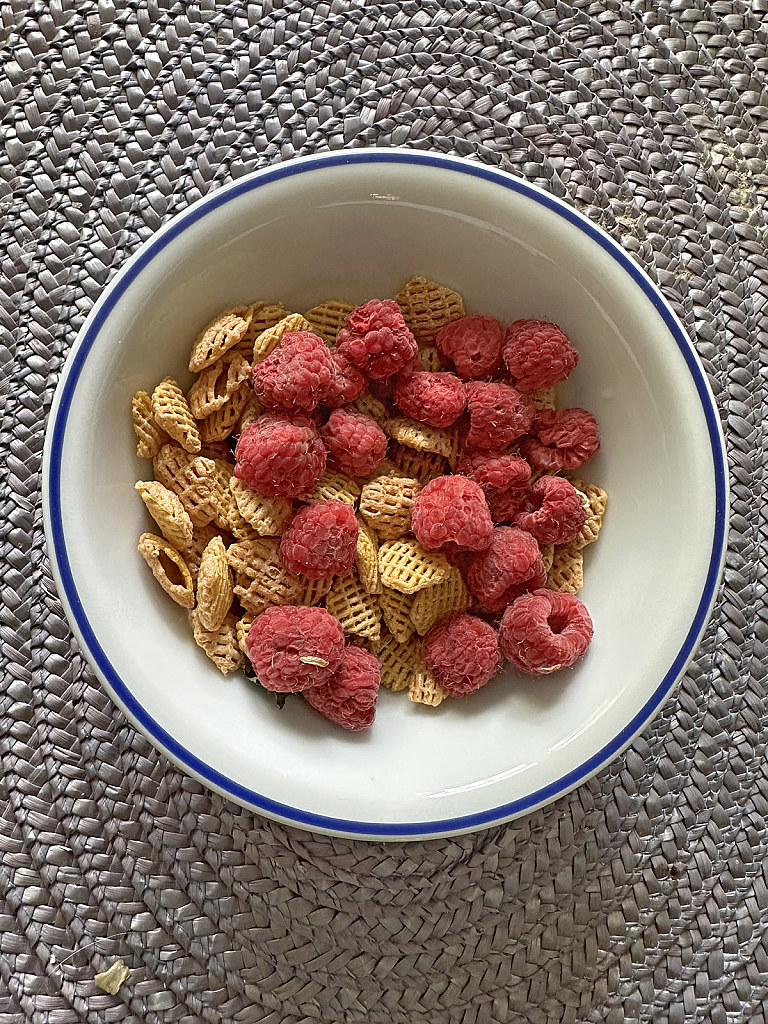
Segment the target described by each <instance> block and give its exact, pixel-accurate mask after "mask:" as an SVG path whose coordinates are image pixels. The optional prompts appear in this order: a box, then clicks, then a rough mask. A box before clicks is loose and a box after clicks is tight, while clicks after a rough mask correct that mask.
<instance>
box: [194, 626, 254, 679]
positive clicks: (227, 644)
mask: <svg viewBox="0 0 768 1024" xmlns="http://www.w3.org/2000/svg"><path fill="white" fill-rule="evenodd" d="M189 618H190V621H191V623H192V629H193V630H194V635H195V643H196V644H197V646H198V647H200V648H202V649H203V650H204V651H205V653H206V654H207V655H208V657H209V658H210V659H211V661H212V662H213V663H214V665H215V666H216V668H217V669H218V670H219V672H221V673H222V675H225V676H228V675H230V674H231V673H232V672H234V671H235V670H236V669H238V668H242V667H243V665H244V664H245V661H246V656H245V654H244V653H243V651H242V649H241V648H240V644H239V643H238V638H237V627H238V619H237V616H235V615H227V617H226V618H225V619H224V621H223V622H222V624H221V625H220V626H219V628H218V629H214V630H210V629H206V628H205V626H204V625H203V624H202V622H201V621H200V616H199V613H198V611H197V610H195V611H194V612H192V614H191V615H190V616H189Z"/></svg>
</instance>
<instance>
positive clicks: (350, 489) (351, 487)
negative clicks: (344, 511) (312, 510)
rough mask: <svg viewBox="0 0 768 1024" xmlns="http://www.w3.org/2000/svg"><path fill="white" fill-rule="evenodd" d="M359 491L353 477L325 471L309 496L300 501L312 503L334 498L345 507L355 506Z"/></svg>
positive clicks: (329, 470)
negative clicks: (344, 504) (343, 503)
mask: <svg viewBox="0 0 768 1024" xmlns="http://www.w3.org/2000/svg"><path fill="white" fill-rule="evenodd" d="M360 489H361V488H360V484H359V483H358V482H357V481H356V480H355V479H354V477H351V476H348V475H347V474H346V473H342V472H340V471H338V470H334V469H326V471H325V472H324V473H323V475H322V476H321V477H320V479H319V480H318V481H317V483H316V484H315V486H314V487H313V488H312V490H311V491H310V492H309V494H305V495H304V497H303V498H302V499H301V500H302V501H305V502H312V501H327V500H328V499H329V498H336V499H337V500H338V501H344V502H346V503H347V505H355V504H357V501H358V499H359V497H360Z"/></svg>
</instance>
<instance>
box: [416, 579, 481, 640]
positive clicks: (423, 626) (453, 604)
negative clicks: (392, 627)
mask: <svg viewBox="0 0 768 1024" xmlns="http://www.w3.org/2000/svg"><path fill="white" fill-rule="evenodd" d="M468 606H469V591H468V590H467V587H466V584H465V583H464V579H463V578H462V575H461V573H460V572H459V570H458V569H456V568H455V567H453V566H451V571H450V573H449V574H448V576H447V577H446V579H444V580H443V582H442V583H437V584H435V586H434V587H427V589H426V590H420V591H419V592H418V593H417V594H416V595H415V596H414V598H413V604H412V605H411V622H412V623H413V624H414V626H415V627H416V632H417V633H418V634H419V636H425V634H427V633H428V632H429V631H430V629H432V627H433V626H434V625H435V623H436V622H439V621H440V620H441V619H447V618H451V617H453V616H454V615H461V614H462V612H465V611H466V610H467V608H468Z"/></svg>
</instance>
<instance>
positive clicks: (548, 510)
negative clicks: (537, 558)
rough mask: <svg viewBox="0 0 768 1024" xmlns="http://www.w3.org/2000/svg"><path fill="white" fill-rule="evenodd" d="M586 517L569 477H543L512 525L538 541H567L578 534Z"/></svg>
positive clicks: (534, 487) (530, 493) (552, 542)
mask: <svg viewBox="0 0 768 1024" xmlns="http://www.w3.org/2000/svg"><path fill="white" fill-rule="evenodd" d="M586 519H587V513H586V512H585V510H584V505H583V503H582V500H581V495H580V494H579V492H578V491H577V490H576V488H575V487H574V486H573V484H572V483H571V482H570V480H565V479H564V478H563V477H561V476H542V477H540V478H539V479H538V480H537V481H536V483H535V484H534V485H533V487H532V488H531V490H530V492H529V499H528V501H527V502H526V504H525V505H524V506H523V510H522V511H521V512H519V513H518V514H517V516H516V517H515V525H516V526H519V527H520V529H521V530H527V532H528V533H530V534H531V535H532V536H533V537H535V538H536V540H537V541H538V542H539V544H567V543H568V541H569V540H573V539H574V537H577V536H578V534H579V533H580V531H581V528H582V526H583V525H584V523H585V522H586Z"/></svg>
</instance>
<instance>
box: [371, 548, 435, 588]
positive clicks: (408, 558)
mask: <svg viewBox="0 0 768 1024" xmlns="http://www.w3.org/2000/svg"><path fill="white" fill-rule="evenodd" d="M450 571H451V565H450V563H449V561H448V559H447V558H446V557H445V555H441V554H439V553H438V552H433V551H425V550H424V548H423V547H422V546H421V544H419V542H418V541H417V540H416V538H415V537H403V538H401V539H400V540H388V541H386V542H385V543H384V544H382V545H381V547H380V548H379V572H380V573H381V582H382V583H383V584H384V586H385V587H389V588H390V589H391V590H399V591H400V593H401V594H415V593H416V592H417V591H418V590H423V589H424V588H425V587H433V586H434V585H435V584H436V583H442V582H443V580H444V579H446V578H447V577H448V576H449V574H450Z"/></svg>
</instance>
